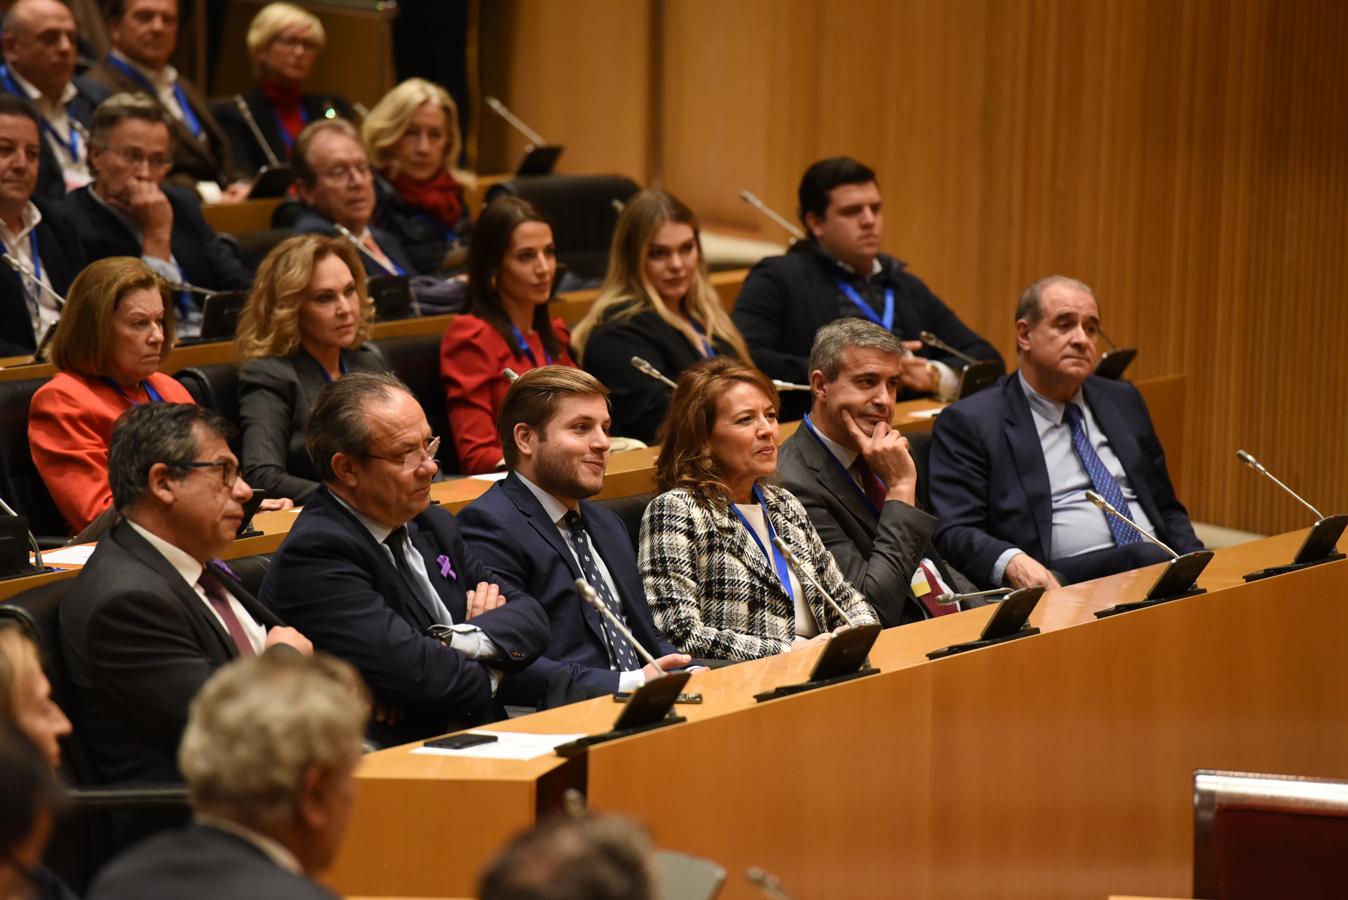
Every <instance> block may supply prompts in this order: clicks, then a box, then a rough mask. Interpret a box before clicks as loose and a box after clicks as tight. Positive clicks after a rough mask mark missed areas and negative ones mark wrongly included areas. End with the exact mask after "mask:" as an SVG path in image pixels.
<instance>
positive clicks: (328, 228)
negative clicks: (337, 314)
mask: <svg viewBox="0 0 1348 900" xmlns="http://www.w3.org/2000/svg"><path fill="white" fill-rule="evenodd" d="M299 209H300V214H299V217H298V218H296V219H295V221H294V224H292V225H291V228H292V230H294V232H295V233H296V234H326V235H327V236H328V237H337V236H338V231H337V229H336V228H335V227H334V226H333V224H332V220H331V219H329V218H327V217H326V216H324V215H323V214H322V213H320V212H319V211H318V210H316V209H312V208H310V207H308V206H302V205H301V206H300V207H299ZM370 233H371V234H373V235H374V239H375V243H377V244H379V247H380V249H381V250H383V251H384V254H385V255H386V256H387V257H388V258H389V259H390V260H391V261H392V262H393V264H394V265H396V266H397V267H398V268H400V269H402V270H403V273H404V274H407V275H415V274H416V267H415V266H413V265H412V260H411V259H410V258H409V257H408V256H407V251H406V250H405V249H403V245H402V242H401V241H399V240H398V238H397V236H396V235H394V234H392V233H390V232H388V231H385V230H384V229H383V228H380V227H379V226H378V225H373V224H372V225H370ZM360 261H361V262H362V263H364V265H365V274H366V275H368V276H369V277H371V278H373V277H375V276H377V275H388V274H390V273H389V272H388V271H386V270H385V269H384V267H383V266H382V265H380V264H379V262H378V261H377V260H376V259H375V258H374V257H373V256H371V255H370V254H368V253H366V252H365V250H364V249H363V248H362V249H361V250H360Z"/></svg>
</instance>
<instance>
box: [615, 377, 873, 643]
mask: <svg viewBox="0 0 1348 900" xmlns="http://www.w3.org/2000/svg"><path fill="white" fill-rule="evenodd" d="M778 402H779V401H778V397H777V390H776V388H774V387H773V386H772V383H771V382H770V381H768V379H767V378H766V377H765V376H764V375H763V373H762V372H759V371H758V370H757V369H755V368H753V367H752V366H748V365H745V364H744V363H741V362H739V361H737V360H734V359H728V358H725V357H716V358H713V359H710V360H706V361H704V362H701V363H698V364H697V365H694V366H692V367H691V368H689V369H687V370H685V371H684V373H683V375H681V376H680V378H679V382H678V387H677V388H676V389H675V390H674V395H673V397H672V398H671V400H670V407H669V416H668V418H666V419H665V423H664V425H663V426H662V428H661V432H660V456H659V458H658V460H657V461H656V479H657V484H658V486H659V488H660V490H661V492H662V493H661V494H660V495H659V496H657V497H656V498H655V499H654V500H652V501H651V503H650V505H649V506H648V507H647V508H646V515H645V517H644V518H643V519H642V523H641V553H640V559H639V564H640V567H641V574H642V578H643V580H644V582H645V588H646V599H647V600H648V601H649V603H650V607H651V612H652V613H653V615H654V616H655V622H656V624H657V625H658V626H659V627H660V629H661V631H663V632H664V634H665V636H666V637H667V638H668V639H669V641H670V643H672V644H673V645H674V646H675V647H677V648H678V649H679V650H681V651H683V652H684V653H690V654H692V655H693V656H696V657H701V658H704V659H756V658H758V657H761V656H770V655H772V654H774V653H781V652H784V651H787V650H790V649H791V648H792V647H793V646H798V645H799V644H800V642H803V641H820V640H827V637H828V633H829V632H831V631H832V630H834V629H836V628H838V627H839V626H842V625H843V624H844V622H843V621H842V620H841V618H840V617H839V616H838V614H837V613H836V612H835V611H834V609H833V607H832V606H830V605H829V604H828V603H827V601H826V600H825V599H824V598H823V597H822V596H820V594H819V592H818V591H817V590H816V589H815V587H814V586H813V585H812V584H809V583H808V579H807V583H806V584H803V585H802V584H801V583H800V582H799V581H798V580H797V579H796V576H795V574H794V573H792V572H790V570H789V568H788V567H787V566H786V565H785V560H783V559H782V558H781V554H780V553H778V552H777V551H776V550H775V549H774V548H773V546H772V544H771V537H772V536H773V535H777V536H780V537H781V538H782V540H783V541H784V542H785V543H786V545H787V546H788V547H790V548H791V550H793V551H794V552H795V554H796V556H798V557H799V558H800V561H801V564H802V565H803V566H804V567H805V568H806V569H807V570H808V571H809V573H810V575H811V576H812V577H813V579H814V580H815V581H817V582H819V584H820V585H822V586H823V588H824V589H825V590H827V591H829V592H830V593H831V595H832V596H833V598H834V600H836V601H837V602H838V604H839V605H841V606H842V608H843V609H845V610H846V611H847V614H848V616H850V617H851V619H852V621H853V622H854V623H856V624H861V623H863V622H874V621H876V617H875V613H874V611H873V610H872V609H871V607H870V606H869V604H867V603H866V601H865V599H864V598H863V597H862V596H861V594H860V592H858V591H857V590H856V588H854V587H852V585H850V584H848V583H847V581H846V580H845V579H844V578H843V574H842V571H841V570H840V569H839V568H838V564H837V563H836V562H834V560H833V557H832V555H830V554H829V552H828V550H826V549H825V548H824V544H823V541H821V540H820V539H819V535H818V534H817V533H816V532H815V530H814V526H813V525H811V524H810V519H809V516H808V515H807V514H806V512H805V509H804V508H803V507H802V506H801V505H800V501H798V500H797V499H796V498H795V497H793V496H792V495H791V494H790V493H789V492H788V491H786V490H785V489H783V488H780V487H777V486H776V485H772V484H767V483H765V481H764V479H767V478H770V477H772V476H773V475H774V474H775V473H776V471H777V430H778V429H777V409H778ZM760 511H761V512H760ZM762 513H766V519H764V517H763V515H762Z"/></svg>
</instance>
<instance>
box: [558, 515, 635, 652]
mask: <svg viewBox="0 0 1348 900" xmlns="http://www.w3.org/2000/svg"><path fill="white" fill-rule="evenodd" d="M563 521H565V522H566V528H567V531H568V532H570V534H571V548H572V549H573V550H575V551H576V559H578V560H580V571H581V574H583V575H584V576H585V580H586V581H588V582H589V583H590V586H591V587H593V588H594V589H595V592H596V593H598V594H599V599H600V600H602V601H603V602H604V605H605V606H607V607H608V608H609V611H610V612H612V613H613V615H615V616H616V617H617V618H618V619H619V620H621V619H622V617H623V612H622V607H621V606H619V605H618V600H617V598H615V597H614V596H613V592H612V591H610V590H609V589H608V582H607V581H605V580H604V579H603V578H602V577H601V576H600V574H599V566H598V565H596V564H595V561H594V555H593V554H592V552H591V550H590V542H589V541H588V540H586V537H585V523H584V522H582V521H581V520H580V513H578V512H575V511H574V510H573V511H571V512H569V513H567V514H566V515H565V516H564V517H563ZM582 602H584V601H582ZM600 619H601V620H602V621H603V624H604V636H605V637H607V638H608V651H609V662H610V663H612V664H614V665H616V666H617V667H618V670H619V671H622V672H635V671H636V670H637V669H640V668H641V663H640V662H639V661H638V660H637V651H636V649H635V648H633V646H632V642H631V641H629V640H628V639H627V638H626V637H624V636H623V635H622V634H620V633H619V632H618V631H617V630H616V629H614V628H613V627H612V626H610V625H609V621H608V617H607V616H600Z"/></svg>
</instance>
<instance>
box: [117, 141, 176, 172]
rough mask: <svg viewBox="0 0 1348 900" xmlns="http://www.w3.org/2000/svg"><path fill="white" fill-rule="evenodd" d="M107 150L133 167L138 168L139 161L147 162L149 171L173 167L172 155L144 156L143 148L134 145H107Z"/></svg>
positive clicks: (166, 169) (162, 170) (161, 170)
mask: <svg viewBox="0 0 1348 900" xmlns="http://www.w3.org/2000/svg"><path fill="white" fill-rule="evenodd" d="M107 150H108V152H109V153H111V154H112V155H113V156H116V157H117V158H118V159H120V160H121V161H122V162H124V163H126V164H127V165H128V166H130V167H131V168H133V169H136V168H139V167H140V164H141V163H148V164H149V166H150V171H151V172H167V171H168V170H169V169H171V168H173V157H172V156H166V155H164V154H162V153H156V154H154V155H152V156H146V155H145V152H144V151H143V150H138V149H136V148H135V147H108V148H107Z"/></svg>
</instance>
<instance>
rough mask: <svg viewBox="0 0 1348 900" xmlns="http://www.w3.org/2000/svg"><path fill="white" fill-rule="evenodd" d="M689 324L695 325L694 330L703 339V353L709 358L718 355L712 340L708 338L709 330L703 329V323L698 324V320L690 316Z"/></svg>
mask: <svg viewBox="0 0 1348 900" xmlns="http://www.w3.org/2000/svg"><path fill="white" fill-rule="evenodd" d="M688 324H689V325H692V326H693V330H694V331H696V332H697V336H698V337H700V338H701V339H702V355H703V356H705V357H706V358H707V359H711V358H712V357H713V356H716V348H715V347H713V346H712V343H711V341H709V340H707V332H706V331H704V330H703V328H702V326H701V325H699V324H697V320H696V319H693V318H689V319H688Z"/></svg>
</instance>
